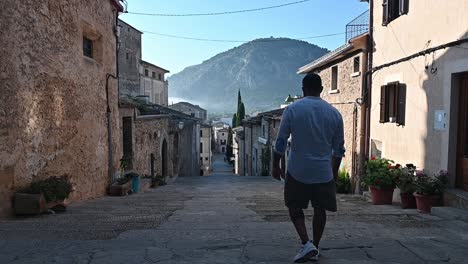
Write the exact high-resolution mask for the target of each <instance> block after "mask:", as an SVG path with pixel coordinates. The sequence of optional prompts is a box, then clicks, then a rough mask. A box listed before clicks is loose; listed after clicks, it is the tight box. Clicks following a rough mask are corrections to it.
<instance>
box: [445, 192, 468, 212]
mask: <svg viewBox="0 0 468 264" xmlns="http://www.w3.org/2000/svg"><path fill="white" fill-rule="evenodd" d="M444 205H446V206H450V207H455V208H459V209H463V210H468V192H466V191H463V190H460V189H448V190H447V191H445V193H444Z"/></svg>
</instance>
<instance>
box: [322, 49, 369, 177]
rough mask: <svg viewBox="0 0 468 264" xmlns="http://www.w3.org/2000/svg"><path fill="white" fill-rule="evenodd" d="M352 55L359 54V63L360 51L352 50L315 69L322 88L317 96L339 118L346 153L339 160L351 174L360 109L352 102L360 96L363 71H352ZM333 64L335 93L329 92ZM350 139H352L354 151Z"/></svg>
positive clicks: (357, 149)
mask: <svg viewBox="0 0 468 264" xmlns="http://www.w3.org/2000/svg"><path fill="white" fill-rule="evenodd" d="M356 57H359V60H360V65H361V66H363V65H364V62H363V53H362V52H356V53H354V54H350V55H348V56H346V57H345V58H343V59H341V60H339V61H336V62H335V63H332V64H330V65H327V66H326V67H325V68H323V69H321V70H320V71H319V75H320V77H321V78H322V85H323V87H324V90H323V93H322V95H321V96H322V99H323V100H325V101H327V102H329V103H330V104H332V105H333V107H335V108H336V109H337V110H338V111H339V112H340V113H341V116H342V117H343V124H344V135H345V148H346V156H345V158H344V159H343V161H342V162H343V165H344V167H345V169H346V171H347V172H348V173H349V175H351V176H352V171H353V164H352V155H353V151H354V152H356V157H359V155H360V153H359V144H360V131H361V126H360V125H361V118H360V117H361V111H360V110H361V109H360V107H359V106H358V105H356V99H358V98H361V90H362V82H363V81H362V80H363V70H360V71H359V72H354V58H356ZM334 66H337V67H338V91H337V92H334V91H331V79H332V78H331V76H332V67H334ZM353 122H355V124H356V126H355V127H354V135H353ZM353 139H355V140H356V142H355V149H354V150H353ZM356 170H357V171H358V168H356Z"/></svg>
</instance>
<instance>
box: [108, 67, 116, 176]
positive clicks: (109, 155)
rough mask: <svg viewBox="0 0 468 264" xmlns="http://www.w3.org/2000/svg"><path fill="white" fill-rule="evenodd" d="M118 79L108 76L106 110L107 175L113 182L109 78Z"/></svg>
mask: <svg viewBox="0 0 468 264" xmlns="http://www.w3.org/2000/svg"><path fill="white" fill-rule="evenodd" d="M111 77H112V78H113V79H117V77H116V76H115V75H112V74H109V73H108V74H106V103H107V109H106V119H107V151H108V153H107V157H108V161H107V173H108V177H109V178H108V179H109V180H110V181H111V182H112V179H113V175H114V168H113V165H112V164H113V160H114V152H113V149H112V124H111V109H110V103H109V78H111Z"/></svg>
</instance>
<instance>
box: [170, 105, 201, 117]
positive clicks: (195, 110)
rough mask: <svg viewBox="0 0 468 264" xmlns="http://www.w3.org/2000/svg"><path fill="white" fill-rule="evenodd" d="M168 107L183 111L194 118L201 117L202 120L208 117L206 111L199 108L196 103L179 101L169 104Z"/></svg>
mask: <svg viewBox="0 0 468 264" xmlns="http://www.w3.org/2000/svg"><path fill="white" fill-rule="evenodd" d="M169 108H171V109H174V110H177V111H179V112H182V113H185V114H187V115H191V116H194V117H196V118H199V119H201V120H202V121H206V120H207V118H208V115H207V111H206V110H205V109H203V108H201V107H200V106H198V105H194V104H191V103H189V102H179V103H176V104H172V105H170V106H169Z"/></svg>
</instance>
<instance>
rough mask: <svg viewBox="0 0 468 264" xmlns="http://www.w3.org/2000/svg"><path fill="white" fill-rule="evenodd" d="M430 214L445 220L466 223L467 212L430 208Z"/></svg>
mask: <svg viewBox="0 0 468 264" xmlns="http://www.w3.org/2000/svg"><path fill="white" fill-rule="evenodd" d="M431 214H432V215H435V216H438V217H440V218H442V219H445V220H460V221H465V222H468V211H467V210H462V209H458V208H454V207H432V209H431Z"/></svg>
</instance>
